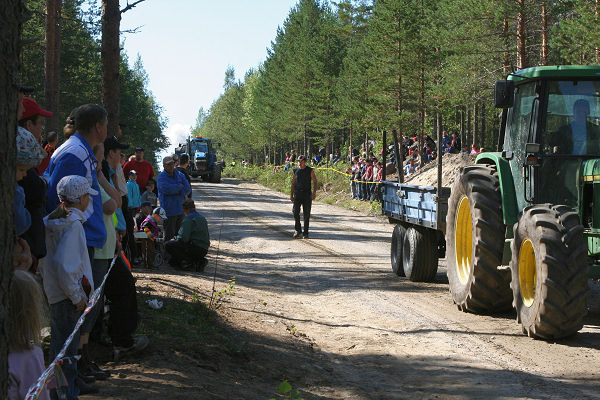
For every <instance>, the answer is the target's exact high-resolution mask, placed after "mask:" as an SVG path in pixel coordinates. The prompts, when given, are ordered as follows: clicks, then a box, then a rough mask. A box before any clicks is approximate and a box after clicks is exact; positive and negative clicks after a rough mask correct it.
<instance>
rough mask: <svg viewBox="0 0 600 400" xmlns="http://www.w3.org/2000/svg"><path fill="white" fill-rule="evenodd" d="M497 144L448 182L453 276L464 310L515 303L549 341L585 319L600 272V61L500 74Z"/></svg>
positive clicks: (525, 321) (532, 331)
mask: <svg viewBox="0 0 600 400" xmlns="http://www.w3.org/2000/svg"><path fill="white" fill-rule="evenodd" d="M495 103H496V107H498V108H501V109H502V116H501V128H500V136H499V146H498V150H499V151H498V152H489V153H481V154H479V156H478V157H477V159H476V163H475V165H471V166H467V167H465V168H463V169H462V170H461V173H460V177H459V178H458V179H457V180H456V181H455V183H454V185H453V186H452V190H451V194H450V197H449V199H448V213H447V216H446V246H447V260H448V266H447V267H448V272H447V273H448V281H449V284H450V291H451V293H452V297H453V300H454V302H455V303H456V304H457V306H458V307H459V309H461V310H463V311H468V312H473V313H494V312H501V311H504V310H509V309H510V308H511V306H512V307H514V308H515V309H516V312H517V320H518V322H519V323H520V324H521V326H522V328H523V332H524V333H525V334H527V335H529V336H530V337H535V338H541V339H546V340H553V339H558V338H563V337H566V336H569V335H572V334H574V333H575V332H577V331H578V330H580V329H581V328H582V326H583V318H584V316H585V314H586V306H587V304H586V303H587V296H588V290H589V289H588V277H589V276H590V275H591V276H593V277H599V276H600V267H599V265H600V262H599V261H600V204H595V199H600V126H599V125H600V66H553V67H535V68H528V69H524V70H520V71H518V72H516V73H513V74H510V75H509V76H508V79H507V80H503V81H498V82H496V87H495Z"/></svg>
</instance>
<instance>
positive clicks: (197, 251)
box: [165, 240, 208, 266]
mask: <svg viewBox="0 0 600 400" xmlns="http://www.w3.org/2000/svg"><path fill="white" fill-rule="evenodd" d="M165 250H166V251H167V253H168V254H169V255H170V256H171V261H169V263H170V264H171V265H174V266H179V265H181V262H182V261H184V260H185V261H187V262H189V263H190V264H195V263H198V262H200V261H202V260H203V259H204V258H205V257H206V253H208V249H203V248H202V247H200V246H196V245H195V244H193V243H185V242H183V241H181V240H169V241H168V242H166V243H165Z"/></svg>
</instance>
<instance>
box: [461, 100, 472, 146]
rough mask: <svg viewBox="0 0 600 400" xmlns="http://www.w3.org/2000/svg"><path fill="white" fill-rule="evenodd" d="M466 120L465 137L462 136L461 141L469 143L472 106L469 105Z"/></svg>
mask: <svg viewBox="0 0 600 400" xmlns="http://www.w3.org/2000/svg"><path fill="white" fill-rule="evenodd" d="M465 108H466V121H465V137H464V138H460V142H461V143H468V142H469V138H470V137H471V118H472V115H471V108H469V106H466V107H465Z"/></svg>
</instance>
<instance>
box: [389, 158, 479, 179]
mask: <svg viewBox="0 0 600 400" xmlns="http://www.w3.org/2000/svg"><path fill="white" fill-rule="evenodd" d="M475 157H476V156H475V155H470V154H444V156H443V157H442V186H448V187H450V186H452V183H454V180H455V179H456V178H457V177H458V173H459V171H460V168H461V167H464V166H465V165H470V164H474V163H475ZM387 180H388V181H397V180H398V179H397V175H396V174H393V175H388V176H387ZM404 183H406V184H409V185H418V186H436V185H437V160H434V161H432V162H429V163H427V164H425V166H424V167H423V168H422V169H420V170H419V172H417V173H416V174H413V175H411V176H409V177H407V178H405V180H404Z"/></svg>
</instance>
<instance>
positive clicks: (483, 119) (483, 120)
mask: <svg viewBox="0 0 600 400" xmlns="http://www.w3.org/2000/svg"><path fill="white" fill-rule="evenodd" d="M480 112H481V136H480V137H481V141H480V142H479V147H480V148H481V147H484V146H483V143H484V142H485V136H486V135H485V125H486V124H485V103H483V104H481V111H480ZM477 150H479V149H477Z"/></svg>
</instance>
